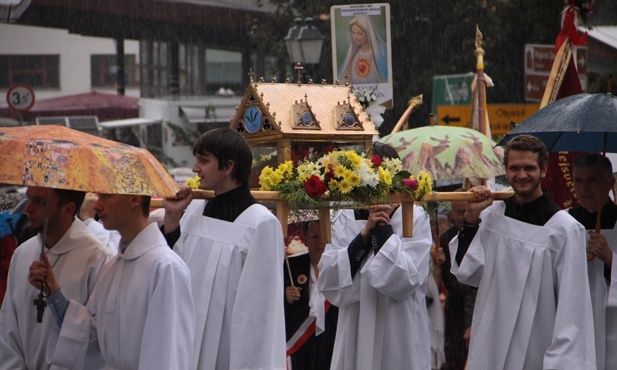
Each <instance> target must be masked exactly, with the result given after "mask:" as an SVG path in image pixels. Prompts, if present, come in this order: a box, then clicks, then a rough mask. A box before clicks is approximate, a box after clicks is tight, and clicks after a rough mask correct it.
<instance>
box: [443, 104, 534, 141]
mask: <svg viewBox="0 0 617 370" xmlns="http://www.w3.org/2000/svg"><path fill="white" fill-rule="evenodd" d="M539 108H540V105H539V104H489V105H488V107H487V110H488V119H489V122H490V123H491V134H492V135H494V136H497V135H505V134H507V133H508V132H509V131H510V130H511V129H512V125H511V124H510V122H514V123H521V122H522V121H523V120H524V119H525V118H527V117H529V116H530V115H532V114H533V113H535V112H536V111H537V110H538V109H539ZM435 124H436V125H442V126H459V127H471V106H470V105H439V106H437V117H436V119H435Z"/></svg>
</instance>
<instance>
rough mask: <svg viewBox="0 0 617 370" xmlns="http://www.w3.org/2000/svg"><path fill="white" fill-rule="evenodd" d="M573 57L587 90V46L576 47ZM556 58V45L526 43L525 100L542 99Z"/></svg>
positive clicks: (584, 87) (582, 84)
mask: <svg viewBox="0 0 617 370" xmlns="http://www.w3.org/2000/svg"><path fill="white" fill-rule="evenodd" d="M572 58H575V61H576V68H577V70H578V76H579V79H580V80H581V86H582V87H583V90H585V89H586V88H587V47H586V46H577V47H575V48H574V53H573V54H572ZM554 60H555V46H554V45H540V44H526V45H525V100H528V101H538V102H539V101H541V100H542V97H543V95H544V90H545V88H546V84H547V83H548V77H549V75H550V72H551V69H552V68H553V61H554Z"/></svg>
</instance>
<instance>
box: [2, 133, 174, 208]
mask: <svg viewBox="0 0 617 370" xmlns="http://www.w3.org/2000/svg"><path fill="white" fill-rule="evenodd" d="M0 163H2V166H0V183H5V184H14V185H26V186H41V187H49V188H56V189H72V190H80V191H88V192H94V193H104V194H137V195H159V196H163V197H173V196H175V194H176V193H177V192H178V190H179V187H178V185H177V184H176V183H175V182H174V179H173V178H172V177H171V176H170V175H169V174H168V173H167V170H166V169H165V167H163V165H161V164H160V163H159V162H158V161H157V160H156V158H154V156H152V154H150V152H148V151H147V150H145V149H142V148H137V147H133V146H130V145H126V144H122V143H118V142H115V141H110V140H106V139H102V138H99V137H96V136H92V135H89V134H86V133H83V132H80V131H76V130H72V129H70V128H68V127H64V126H24V127H0Z"/></svg>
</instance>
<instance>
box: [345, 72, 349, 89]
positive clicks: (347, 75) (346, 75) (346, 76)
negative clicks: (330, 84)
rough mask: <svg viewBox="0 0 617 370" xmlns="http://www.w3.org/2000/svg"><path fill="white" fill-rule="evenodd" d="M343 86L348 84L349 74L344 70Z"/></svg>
mask: <svg viewBox="0 0 617 370" xmlns="http://www.w3.org/2000/svg"><path fill="white" fill-rule="evenodd" d="M345 86H349V74H348V73H347V72H345Z"/></svg>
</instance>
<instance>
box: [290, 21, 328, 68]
mask: <svg viewBox="0 0 617 370" xmlns="http://www.w3.org/2000/svg"><path fill="white" fill-rule="evenodd" d="M294 22H295V25H294V26H292V27H291V28H290V29H289V31H288V32H287V36H285V44H286V45H287V54H289V59H291V62H292V64H295V63H297V62H300V63H302V64H318V63H319V58H321V48H322V46H323V39H324V37H323V36H322V35H321V32H319V29H317V27H315V25H314V24H313V18H311V17H307V18H306V19H305V20H304V26H301V24H302V18H296V19H295V20H294Z"/></svg>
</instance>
